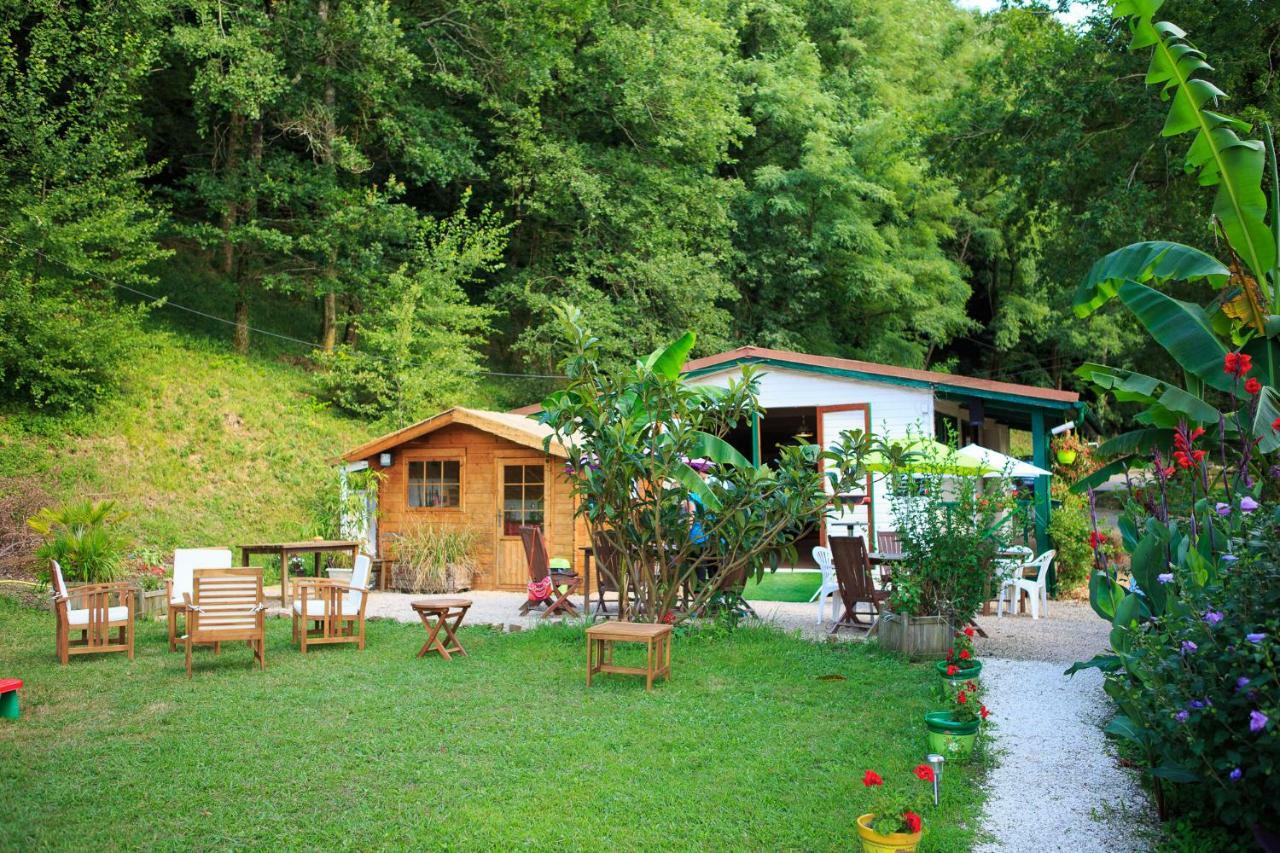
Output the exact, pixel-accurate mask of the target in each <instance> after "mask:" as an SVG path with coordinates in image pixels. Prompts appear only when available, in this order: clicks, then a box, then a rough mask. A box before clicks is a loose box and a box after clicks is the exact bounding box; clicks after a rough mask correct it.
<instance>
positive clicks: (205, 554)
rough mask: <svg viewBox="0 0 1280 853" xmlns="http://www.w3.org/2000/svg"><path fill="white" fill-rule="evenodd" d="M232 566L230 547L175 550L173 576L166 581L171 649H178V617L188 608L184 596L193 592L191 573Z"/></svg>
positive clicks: (174, 650) (173, 650)
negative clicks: (197, 570) (198, 570)
mask: <svg viewBox="0 0 1280 853" xmlns="http://www.w3.org/2000/svg"><path fill="white" fill-rule="evenodd" d="M229 568H231V549H230V548H178V549H176V550H175V551H174V552H173V577H172V578H169V579H168V580H166V581H165V582H164V588H165V600H166V601H168V602H169V651H171V652H176V651H177V650H178V636H179V635H178V617H179V616H181V615H182V613H183V611H184V610H185V609H186V606H187V605H186V603H185V599H184V598H183V596H184V595H185V594H186V593H188V592H191V573H192V572H194V571H195V570H196V569H229Z"/></svg>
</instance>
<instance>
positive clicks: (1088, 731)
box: [977, 620, 1154, 853]
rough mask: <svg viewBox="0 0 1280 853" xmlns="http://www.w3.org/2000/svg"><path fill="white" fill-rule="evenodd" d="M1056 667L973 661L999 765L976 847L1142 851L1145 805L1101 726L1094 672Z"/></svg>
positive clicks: (1015, 852)
mask: <svg viewBox="0 0 1280 853" xmlns="http://www.w3.org/2000/svg"><path fill="white" fill-rule="evenodd" d="M1098 621H1099V622H1101V620H1098ZM1063 669H1064V667H1063V666H1062V665H1061V664H1059V663H1045V662H1043V661H1028V660H1002V659H996V658H987V659H985V660H984V661H983V667H982V685H983V691H984V696H983V699H984V700H985V701H986V703H987V705H988V706H990V707H991V708H992V721H993V722H995V725H994V726H993V727H992V733H993V742H992V746H993V747H994V748H995V750H996V752H997V754H998V762H999V763H998V764H997V766H996V767H995V769H994V770H992V772H991V774H990V777H989V779H988V785H987V787H988V797H987V804H986V808H985V810H984V813H983V818H982V824H983V826H984V827H985V829H986V830H987V831H988V832H989V833H990V835H991V838H992V841H991V842H989V843H986V844H983V845H980V846H979V847H978V848H977V851H978V853H997V851H998V852H999V853H1004V851H1010V852H1011V853H1025V851H1037V853H1038V851H1059V850H1060V851H1106V852H1107V853H1112V851H1128V850H1147V849H1150V846H1151V845H1150V838H1151V837H1152V833H1153V832H1154V818H1153V814H1154V812H1153V810H1152V808H1151V807H1150V805H1149V804H1148V802H1147V796H1146V793H1145V791H1143V790H1142V789H1141V787H1140V786H1139V785H1138V782H1137V780H1136V778H1135V777H1134V774H1133V773H1132V772H1130V771H1127V770H1124V769H1123V768H1121V767H1119V766H1117V764H1116V762H1115V759H1114V758H1113V757H1112V752H1111V745H1110V744H1109V743H1107V738H1106V736H1105V735H1103V733H1102V729H1101V726H1102V725H1103V723H1105V721H1106V719H1107V718H1108V716H1109V715H1110V714H1111V708H1110V705H1109V704H1108V700H1107V696H1106V694H1105V693H1103V692H1102V676H1101V674H1100V673H1099V672H1098V671H1097V670H1088V671H1087V672H1083V673H1080V674H1078V675H1076V676H1075V677H1073V678H1066V677H1064V676H1063V675H1062V670H1063Z"/></svg>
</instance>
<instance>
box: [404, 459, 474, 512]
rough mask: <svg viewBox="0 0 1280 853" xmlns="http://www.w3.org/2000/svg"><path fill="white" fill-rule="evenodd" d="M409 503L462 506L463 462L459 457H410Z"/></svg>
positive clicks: (424, 506)
mask: <svg viewBox="0 0 1280 853" xmlns="http://www.w3.org/2000/svg"><path fill="white" fill-rule="evenodd" d="M409 506H410V507H413V508H415V509H457V508H458V507H460V506H462V463H461V462H459V461H458V460H456V459H422V460H410V462H409Z"/></svg>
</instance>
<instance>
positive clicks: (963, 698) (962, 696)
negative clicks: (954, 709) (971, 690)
mask: <svg viewBox="0 0 1280 853" xmlns="http://www.w3.org/2000/svg"><path fill="white" fill-rule="evenodd" d="M956 701H957V702H959V703H960V704H961V705H963V704H965V703H966V702H968V701H969V694H968V693H965V692H964V691H963V690H961V691H960V692H959V693H957V694H956Z"/></svg>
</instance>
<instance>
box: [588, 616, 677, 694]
mask: <svg viewBox="0 0 1280 853" xmlns="http://www.w3.org/2000/svg"><path fill="white" fill-rule="evenodd" d="M614 643H644V644H645V666H644V669H641V668H640V667H636V666H616V665H615V664H614V662H613V644H614ZM597 672H618V673H622V674H624V675H643V676H644V677H645V682H644V689H645V690H646V691H647V692H652V691H653V680H654V679H655V678H657V677H658V676H660V675H661V676H664V677H665V678H666V679H667V681H670V680H671V626H670V625H659V624H655V623H651V622H604V623H602V624H599V625H592V626H591V627H590V628H588V629H587V686H588V687H590V686H591V676H592V675H594V674H595V673H597Z"/></svg>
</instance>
